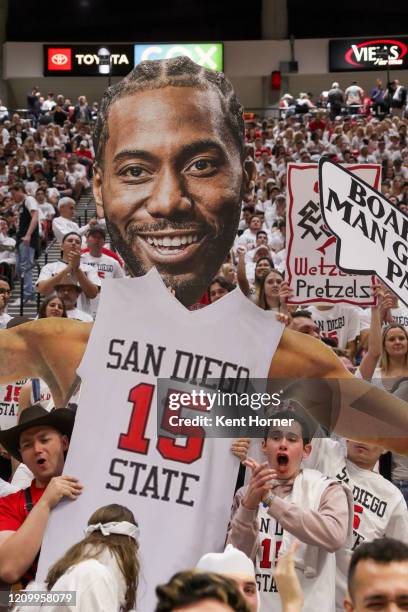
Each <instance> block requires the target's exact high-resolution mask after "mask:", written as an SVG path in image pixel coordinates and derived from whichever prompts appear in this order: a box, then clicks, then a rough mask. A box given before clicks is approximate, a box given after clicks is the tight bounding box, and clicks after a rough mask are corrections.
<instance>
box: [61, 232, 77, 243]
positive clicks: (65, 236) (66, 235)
mask: <svg viewBox="0 0 408 612" xmlns="http://www.w3.org/2000/svg"><path fill="white" fill-rule="evenodd" d="M72 234H74V235H75V236H78V238H79V239H80V240H82V236H81V234H78V232H68V233H67V234H65V235H64V236H63V237H62V240H61V244H64V242H65V241H66V239H67V238H68V237H69V236H72Z"/></svg>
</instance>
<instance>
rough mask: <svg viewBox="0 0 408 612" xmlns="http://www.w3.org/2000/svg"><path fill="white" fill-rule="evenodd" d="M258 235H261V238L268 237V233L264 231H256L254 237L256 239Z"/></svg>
mask: <svg viewBox="0 0 408 612" xmlns="http://www.w3.org/2000/svg"><path fill="white" fill-rule="evenodd" d="M260 234H262V235H263V236H268V233H267V232H265V230H258V231H257V232H256V237H257V238H258V236H259V235H260Z"/></svg>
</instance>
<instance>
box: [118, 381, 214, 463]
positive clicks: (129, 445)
mask: <svg viewBox="0 0 408 612" xmlns="http://www.w3.org/2000/svg"><path fill="white" fill-rule="evenodd" d="M154 389H155V386H154V385H149V384H147V383H140V384H139V385H136V386H135V387H132V389H130V391H129V396H128V401H129V402H131V403H132V405H133V408H132V413H131V415H130V421H129V427H128V430H127V432H126V433H122V434H120V436H119V444H118V448H120V449H121V450H126V451H130V452H132V453H139V454H141V455H147V453H148V450H149V446H150V442H151V440H150V439H149V438H147V437H146V428H147V423H148V419H149V416H151V411H150V409H151V405H152V401H153V396H154ZM173 392H174V391H172V390H169V391H168V393H167V398H166V404H165V408H164V412H163V418H162V422H161V428H162V429H164V430H165V431H168V432H169V433H178V434H182V435H185V436H186V439H185V440H186V441H185V444H184V446H180V445H178V444H176V439H175V438H170V437H166V436H159V437H158V439H157V442H156V448H157V450H158V452H159V453H160V455H161V456H162V457H163V458H164V459H169V460H170V461H179V462H181V463H194V461H197V459H200V457H201V455H202V452H203V446H204V438H205V431H204V429H203V428H202V427H198V426H196V427H193V426H184V425H178V426H177V427H176V426H174V425H172V424H171V423H170V416H180V413H181V407H179V408H177V410H170V408H169V395H170V394H171V393H173ZM188 409H192V410H200V411H202V410H205V409H206V408H205V407H204V406H193V405H191V406H188Z"/></svg>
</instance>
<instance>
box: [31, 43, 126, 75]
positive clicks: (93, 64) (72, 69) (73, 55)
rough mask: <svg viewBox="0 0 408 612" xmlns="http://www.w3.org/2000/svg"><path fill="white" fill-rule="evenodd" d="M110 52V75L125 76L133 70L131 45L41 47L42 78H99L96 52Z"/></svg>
mask: <svg viewBox="0 0 408 612" xmlns="http://www.w3.org/2000/svg"><path fill="white" fill-rule="evenodd" d="M104 47H106V48H107V49H108V50H109V52H110V54H111V55H110V63H111V75H112V76H126V75H127V74H128V73H129V72H130V71H131V70H132V68H133V65H134V63H133V46H132V45H110V44H109V45H74V46H71V45H61V44H60V45H43V49H44V71H43V72H44V76H101V74H100V72H99V63H100V57H99V55H98V51H99V50H100V49H102V48H104Z"/></svg>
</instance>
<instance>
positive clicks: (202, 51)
mask: <svg viewBox="0 0 408 612" xmlns="http://www.w3.org/2000/svg"><path fill="white" fill-rule="evenodd" d="M223 47H224V45H223V44H222V43H173V44H161V43H156V44H152V45H135V64H138V63H139V62H143V60H154V59H170V58H171V57H177V56H179V55H186V56H187V57H189V58H190V59H192V60H193V62H195V63H196V64H199V65H200V66H203V67H204V68H207V69H208V70H218V71H221V72H222V71H223V70H224V57H223V56H224V52H223V51H224V49H223Z"/></svg>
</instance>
